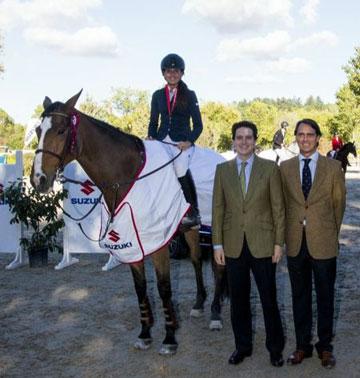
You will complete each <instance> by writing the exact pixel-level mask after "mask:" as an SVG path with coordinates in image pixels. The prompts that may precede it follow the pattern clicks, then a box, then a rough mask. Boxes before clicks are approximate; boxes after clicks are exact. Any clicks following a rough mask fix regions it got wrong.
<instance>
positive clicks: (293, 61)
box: [266, 58, 311, 74]
mask: <svg viewBox="0 0 360 378" xmlns="http://www.w3.org/2000/svg"><path fill="white" fill-rule="evenodd" d="M310 66H311V65H310V62H309V61H308V60H306V59H303V58H290V59H286V58H280V59H278V60H274V61H272V62H267V63H266V67H267V70H268V71H269V72H272V73H275V72H279V73H290V74H297V73H302V72H305V71H308V70H309V69H310Z"/></svg>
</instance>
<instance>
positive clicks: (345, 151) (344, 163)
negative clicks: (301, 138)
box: [326, 142, 357, 173]
mask: <svg viewBox="0 0 360 378" xmlns="http://www.w3.org/2000/svg"><path fill="white" fill-rule="evenodd" d="M332 152H333V151H332V150H330V151H329V152H328V153H327V154H326V157H328V158H331V159H336V160H339V161H340V162H341V167H342V169H343V171H344V173H346V170H347V167H348V166H350V163H349V159H348V156H349V154H353V155H354V157H357V153H356V146H355V142H347V143H345V144H344V145H343V146H342V147H341V148H340V150H339V151H338V152H337V153H335V155H334V156H335V157H333V156H332Z"/></svg>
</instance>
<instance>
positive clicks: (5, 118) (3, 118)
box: [0, 108, 25, 149]
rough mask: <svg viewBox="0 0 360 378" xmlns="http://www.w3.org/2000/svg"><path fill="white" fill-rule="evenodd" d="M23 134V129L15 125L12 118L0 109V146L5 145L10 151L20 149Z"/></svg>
mask: <svg viewBox="0 0 360 378" xmlns="http://www.w3.org/2000/svg"><path fill="white" fill-rule="evenodd" d="M24 134H25V129H24V127H23V126H22V125H20V124H16V123H15V122H14V120H13V118H11V117H10V116H9V114H8V113H6V112H5V110H3V109H1V108H0V145H6V146H8V147H10V148H11V149H22V147H23V145H24Z"/></svg>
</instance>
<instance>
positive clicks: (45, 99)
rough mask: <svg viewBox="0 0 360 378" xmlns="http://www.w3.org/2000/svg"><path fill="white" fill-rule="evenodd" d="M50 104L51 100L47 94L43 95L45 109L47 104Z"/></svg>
mask: <svg viewBox="0 0 360 378" xmlns="http://www.w3.org/2000/svg"><path fill="white" fill-rule="evenodd" d="M51 104H52V101H51V100H50V98H49V97H48V96H45V98H44V101H43V107H44V109H46V108H47V107H48V106H50V105H51Z"/></svg>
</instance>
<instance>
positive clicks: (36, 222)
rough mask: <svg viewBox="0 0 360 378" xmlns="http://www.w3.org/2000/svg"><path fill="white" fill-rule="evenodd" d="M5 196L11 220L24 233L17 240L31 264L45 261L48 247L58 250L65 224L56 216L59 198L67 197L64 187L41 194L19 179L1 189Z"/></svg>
mask: <svg viewBox="0 0 360 378" xmlns="http://www.w3.org/2000/svg"><path fill="white" fill-rule="evenodd" d="M3 195H4V200H5V201H6V202H7V204H8V205H9V209H10V212H11V213H12V214H13V215H14V216H13V218H12V219H11V220H10V223H20V222H21V223H22V224H23V225H24V226H25V227H26V233H25V235H24V234H23V237H22V238H21V239H20V244H21V246H22V247H23V249H24V250H26V251H27V252H28V255H29V264H30V267H34V266H43V265H47V260H48V251H51V252H52V251H55V250H58V251H60V250H61V249H62V246H61V245H59V243H58V242H57V238H56V237H57V234H58V232H59V231H60V229H61V228H63V227H64V221H63V219H61V218H59V214H58V212H59V209H60V208H61V202H62V200H63V199H64V198H66V197H67V191H66V190H60V191H57V192H50V193H47V194H41V193H39V192H37V191H36V190H35V189H34V188H33V187H30V186H28V185H26V181H25V179H18V180H17V181H14V182H12V183H11V185H10V186H8V187H7V188H5V189H4V192H3Z"/></svg>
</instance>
